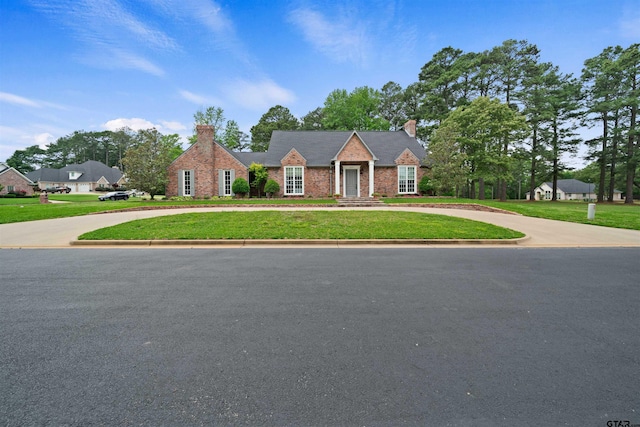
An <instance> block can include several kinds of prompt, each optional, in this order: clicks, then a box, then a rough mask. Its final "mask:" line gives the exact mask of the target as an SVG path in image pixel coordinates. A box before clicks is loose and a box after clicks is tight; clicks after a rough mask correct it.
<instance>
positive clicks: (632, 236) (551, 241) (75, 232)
mask: <svg viewBox="0 0 640 427" xmlns="http://www.w3.org/2000/svg"><path fill="white" fill-rule="evenodd" d="M274 209H286V210H307V209H315V210H332V211H336V210H337V209H340V208H335V207H333V208H316V207H314V208H305V207H296V208H276V207H248V208H238V207H234V208H228V207H215V208H185V209H166V210H148V211H135V212H117V213H107V214H97V215H86V216H80V217H73V218H61V219H48V220H41V221H30V222H27V223H16V224H2V225H0V248H47V247H49V248H53V247H55V248H62V247H71V246H70V245H71V242H73V241H75V240H76V239H77V237H78V236H80V235H81V234H83V233H86V232H89V231H93V230H96V229H99V228H103V227H108V226H112V225H116V224H120V223H123V222H127V221H132V220H136V219H144V218H151V217H156V216H161V215H175V214H180V213H188V212H220V211H229V210H235V211H243V210H274ZM350 209H376V210H393V211H411V212H423V213H432V214H440V215H452V216H457V217H461V218H467V219H472V220H476V221H483V222H487V223H491V224H495V225H498V226H501V227H506V228H510V229H513V230H517V231H521V232H523V233H524V234H526V236H527V238H526V239H523V240H521V241H518V246H523V247H606V246H625V247H640V231H637V230H622V229H616V228H609V227H600V226H594V225H588V224H575V223H570V222H563V221H554V220H548V219H541V218H531V217H525V216H521V215H510V214H502V213H495V212H483V211H473V210H463V209H439V208H422V207H403V206H393V207H388V206H384V207H376V208H350ZM585 215H586V212H585ZM178 243H180V242H176V244H178ZM498 243H500V242H498ZM498 243H496V244H498ZM501 243H504V242H501ZM271 244H272V245H274V246H275V245H287V243H286V242H283V241H274V242H272V243H271ZM359 244H360V245H370V246H375V247H380V245H379V244H373V243H372V242H369V243H368V242H360V243H359ZM433 244H435V243H431V245H433ZM237 245H238V244H237V243H236V244H234V243H228V244H227V246H237ZM242 245H243V246H248V245H251V243H247V242H243V243H242ZM261 246H265V243H264V242H263V243H261ZM311 246H315V247H317V246H318V244H312V245H311ZM324 246H327V247H329V246H332V247H336V244H335V243H334V244H326V245H324ZM392 246H394V247H398V244H393V245H392ZM409 246H415V245H409ZM469 246H475V245H469Z"/></svg>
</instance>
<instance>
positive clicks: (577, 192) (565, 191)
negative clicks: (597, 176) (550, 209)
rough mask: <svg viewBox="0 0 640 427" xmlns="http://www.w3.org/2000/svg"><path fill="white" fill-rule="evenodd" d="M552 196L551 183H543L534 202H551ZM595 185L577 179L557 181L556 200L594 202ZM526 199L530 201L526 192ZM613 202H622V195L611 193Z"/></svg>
mask: <svg viewBox="0 0 640 427" xmlns="http://www.w3.org/2000/svg"><path fill="white" fill-rule="evenodd" d="M552 195H553V182H544V183H542V184H541V185H540V186H539V187H536V189H535V194H534V196H535V200H551V199H552ZM596 198H597V194H596V185H595V184H592V183H586V182H582V181H579V180H577V179H559V180H558V191H557V197H556V199H557V200H582V201H585V202H588V201H593V200H596ZM527 199H528V200H530V196H529V193H528V192H527ZM613 200H622V193H621V192H620V191H618V190H614V192H613Z"/></svg>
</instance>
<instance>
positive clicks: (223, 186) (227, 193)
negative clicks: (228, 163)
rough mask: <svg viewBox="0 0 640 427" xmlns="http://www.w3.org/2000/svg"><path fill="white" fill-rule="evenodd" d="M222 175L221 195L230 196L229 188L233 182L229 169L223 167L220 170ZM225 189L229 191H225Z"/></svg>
mask: <svg viewBox="0 0 640 427" xmlns="http://www.w3.org/2000/svg"><path fill="white" fill-rule="evenodd" d="M227 174H228V175H229V188H227ZM222 177H223V179H224V182H223V183H222V188H224V194H223V196H232V195H233V191H232V190H231V187H232V186H233V182H231V169H225V170H224V171H223V172H222ZM227 190H229V191H228V192H227Z"/></svg>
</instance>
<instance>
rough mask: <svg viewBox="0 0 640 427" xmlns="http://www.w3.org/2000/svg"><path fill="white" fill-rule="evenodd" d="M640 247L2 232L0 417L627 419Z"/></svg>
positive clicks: (179, 422)
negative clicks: (69, 245) (260, 243)
mask: <svg viewBox="0 0 640 427" xmlns="http://www.w3.org/2000/svg"><path fill="white" fill-rule="evenodd" d="M638 255H639V252H638V249H637V248H626V249H622V248H620V249H618V248H581V249H576V248H574V249H566V248H562V249H560V248H556V249H542V248H502V249H498V248H484V249H460V248H457V249H456V248H447V249H437V248H421V249H393V250H391V249H370V248H369V249H278V248H276V249H247V248H245V249H127V250H122V249H90V250H86V249H65V250H56V249H21V250H15V249H13V250H0V281H1V282H0V425H2V426H30V425H38V426H49V425H51V426H59V425H69V426H89V425H109V426H115V425H118V426H123V425H124V426H126V425H131V426H134V425H135V426H137V425H142V426H162V425H167V426H173V425H175V426H198V425H276V426H286V425H294V426H304V425H349V426H351V425H353V426H397V425H420V426H424V425H443V426H444V425H452V426H476V425H479V426H496V425H498V426H500V425H505V426H512V425H536V426H540V425H554V426H557V425H575V426H585V425H589V426H603V427H604V426H607V422H608V421H610V420H629V421H630V422H631V424H634V423H636V424H639V423H640V399H639V398H638V396H640V381H638V378H639V377H640V351H639V349H640V334H639V333H638V331H639V330H640V313H639V311H638V307H639V306H640V292H639V290H640V288H639V285H638V283H639V280H638V279H639V278H640V263H638Z"/></svg>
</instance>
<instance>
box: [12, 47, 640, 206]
mask: <svg viewBox="0 0 640 427" xmlns="http://www.w3.org/2000/svg"><path fill="white" fill-rule="evenodd" d="M639 74H640V44H638V43H636V44H632V45H630V46H629V47H627V48H623V47H620V46H616V47H607V48H606V49H604V50H603V51H602V53H600V54H599V55H597V56H595V57H593V58H589V59H587V60H586V61H585V62H584V68H583V70H582V73H581V75H580V76H573V75H571V74H566V73H563V72H561V71H560V69H559V68H558V67H557V66H555V65H553V64H552V63H549V62H542V61H541V59H540V50H539V49H538V47H537V46H536V45H534V44H531V43H529V42H528V41H526V40H520V41H518V40H506V41H504V42H503V43H502V44H501V45H499V46H496V47H493V48H492V49H489V50H485V51H483V52H464V51H462V50H460V49H456V48H453V47H446V48H443V49H441V50H440V51H439V52H437V53H435V54H434V55H433V57H432V58H431V59H430V60H429V61H428V62H427V63H426V64H425V65H424V66H423V67H422V68H421V70H420V72H419V73H418V81H416V82H414V83H411V84H409V85H408V86H407V87H405V88H403V87H402V86H401V85H399V84H397V83H395V82H393V81H391V82H388V83H387V84H385V85H384V86H383V87H382V88H381V89H374V88H370V87H367V86H362V87H357V88H355V89H353V90H352V91H351V92H348V91H347V90H345V89H336V90H334V91H332V92H331V93H330V94H329V95H328V96H327V98H326V99H325V101H324V104H323V105H322V106H319V107H317V108H316V109H314V110H312V111H310V112H309V113H307V114H306V115H305V116H303V117H301V118H297V117H295V116H294V115H293V114H292V113H291V112H290V111H289V109H288V108H286V107H284V106H281V105H276V106H274V107H271V108H270V109H269V110H268V111H267V112H266V113H265V114H263V115H262V117H261V118H260V120H259V121H258V123H257V124H256V125H254V126H253V127H252V128H251V135H247V134H245V133H244V132H242V131H240V129H239V127H238V124H237V122H236V121H234V120H227V119H226V118H225V116H224V111H223V110H222V109H221V108H219V107H215V106H210V107H207V108H203V109H201V110H199V111H197V112H196V113H195V114H194V133H193V136H192V137H191V138H190V142H191V143H193V142H195V140H196V135H195V125H198V124H210V125H213V126H214V128H215V132H216V140H217V141H218V142H220V143H221V144H223V145H225V146H226V147H228V148H229V149H231V150H235V151H266V150H267V149H268V146H269V141H270V139H271V133H272V132H273V131H274V130H381V131H386V130H399V129H401V128H402V125H403V124H404V123H405V122H406V121H407V120H409V119H413V120H416V122H417V133H418V135H417V136H418V139H419V140H420V141H421V142H422V143H423V144H424V146H425V148H426V149H427V151H428V154H429V165H430V167H431V171H432V174H431V176H432V182H431V185H432V187H433V188H434V190H435V191H437V192H439V193H440V194H442V193H451V194H456V195H460V196H465V197H471V198H484V197H485V194H486V192H487V189H486V186H487V185H490V186H491V188H492V190H493V191H494V192H495V194H497V195H498V197H499V198H500V199H501V200H506V198H507V197H508V196H510V197H517V198H520V197H521V190H523V188H521V187H522V184H523V183H524V190H529V191H530V192H531V194H533V191H534V189H535V187H536V186H537V185H538V184H539V183H540V182H541V181H544V180H551V181H552V182H553V187H554V191H553V195H552V197H553V199H555V197H556V189H557V180H558V179H559V178H562V177H564V176H566V174H567V169H568V168H567V167H566V165H564V164H563V163H562V157H563V155H564V154H565V153H569V154H571V153H576V152H577V151H578V148H579V147H580V146H582V144H586V147H587V149H588V160H591V161H592V162H593V163H592V164H591V165H589V167H588V168H585V169H589V177H590V178H591V179H593V182H595V183H596V184H597V185H596V187H597V199H598V201H604V200H605V197H606V198H607V199H608V200H613V189H614V187H615V186H622V188H623V189H624V192H625V194H626V199H625V201H626V202H627V203H632V202H633V194H634V191H635V192H636V194H640V184H639V183H638V180H637V177H638V176H639V175H640V171H638V166H639V162H638V157H639V156H640V154H639V153H640V129H639V128H640V125H638V119H637V114H638V105H639V104H640V89H639V88H638V76H639ZM581 128H596V129H597V130H598V136H597V137H595V138H593V139H591V140H588V141H583V140H582V139H581V137H580V133H579V131H580V129H581ZM141 132H142V131H141ZM168 137H170V138H175V140H176V144H174V149H175V150H179V148H178V146H179V143H178V141H179V137H178V136H177V135H170V136H168ZM143 139H144V134H142V133H140V132H139V133H135V132H132V131H130V130H127V129H123V130H119V131H116V132H111V131H104V132H83V131H77V132H74V133H73V134H71V135H67V136H65V137H62V138H60V139H58V140H57V141H56V142H55V143H52V144H50V145H49V147H48V148H47V149H46V150H42V149H41V148H39V147H38V146H33V147H28V148H27V149H25V150H18V151H16V152H15V153H14V155H13V156H12V157H11V158H10V159H9V160H8V161H7V163H9V164H10V165H11V166H14V167H16V169H18V170H21V171H26V170H30V169H29V168H33V167H38V166H39V167H42V166H48V167H62V166H64V165H65V164H66V163H69V162H76V163H79V162H81V161H84V160H89V159H93V160H100V161H102V162H104V163H105V164H107V165H109V166H114V165H115V166H119V167H121V168H123V169H124V168H126V162H124V161H123V158H124V157H125V153H126V151H127V149H129V148H132V147H133V148H135V147H136V146H137V145H139V144H140V143H141V141H142V140H143ZM594 165H595V166H594ZM595 168H597V171H598V173H597V176H594V169H595ZM516 187H517V192H516Z"/></svg>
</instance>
